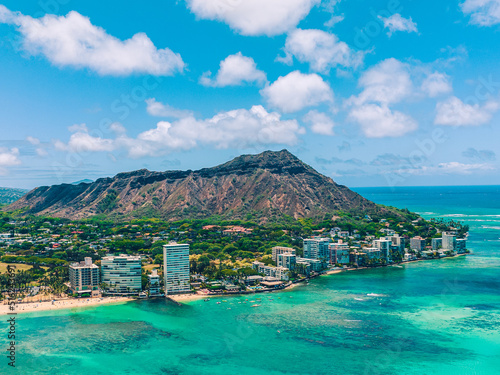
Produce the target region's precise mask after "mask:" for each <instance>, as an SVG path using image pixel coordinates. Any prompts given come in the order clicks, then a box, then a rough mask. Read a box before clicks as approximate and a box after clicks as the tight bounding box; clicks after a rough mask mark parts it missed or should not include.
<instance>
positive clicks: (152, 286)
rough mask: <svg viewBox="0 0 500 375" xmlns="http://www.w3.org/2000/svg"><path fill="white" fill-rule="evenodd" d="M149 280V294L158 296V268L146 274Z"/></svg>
mask: <svg viewBox="0 0 500 375" xmlns="http://www.w3.org/2000/svg"><path fill="white" fill-rule="evenodd" d="M148 281H149V296H159V295H160V294H161V293H160V275H158V270H153V271H151V274H149V275H148Z"/></svg>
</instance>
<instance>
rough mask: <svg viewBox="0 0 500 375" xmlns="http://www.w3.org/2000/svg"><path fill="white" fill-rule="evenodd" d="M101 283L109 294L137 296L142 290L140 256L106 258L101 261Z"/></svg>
mask: <svg viewBox="0 0 500 375" xmlns="http://www.w3.org/2000/svg"><path fill="white" fill-rule="evenodd" d="M101 274H102V282H103V283H106V284H107V287H108V291H109V293H115V294H137V293H139V292H140V291H141V290H142V264H141V257H140V256H131V255H123V254H122V255H119V256H108V257H104V258H102V260H101Z"/></svg>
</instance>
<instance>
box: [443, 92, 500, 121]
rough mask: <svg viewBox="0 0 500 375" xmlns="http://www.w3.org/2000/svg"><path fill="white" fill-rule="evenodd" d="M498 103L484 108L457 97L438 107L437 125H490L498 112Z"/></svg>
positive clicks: (488, 104) (485, 105)
mask: <svg viewBox="0 0 500 375" xmlns="http://www.w3.org/2000/svg"><path fill="white" fill-rule="evenodd" d="M499 108H500V107H499V104H498V103H497V102H493V101H490V102H487V103H485V104H484V105H483V106H480V105H479V104H466V103H464V102H462V101H461V100H460V99H458V98H457V97H455V96H452V97H451V98H449V99H448V100H446V101H444V102H439V103H438V104H437V105H436V111H437V113H436V118H435V119H434V123H435V124H437V125H451V126H468V125H470V126H477V125H482V124H486V123H488V122H489V121H490V120H491V118H492V117H493V114H494V113H495V112H496V111H498V109H499Z"/></svg>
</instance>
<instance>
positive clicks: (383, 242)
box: [372, 238, 392, 261]
mask: <svg viewBox="0 0 500 375" xmlns="http://www.w3.org/2000/svg"><path fill="white" fill-rule="evenodd" d="M372 246H373V247H374V248H377V249H379V250H380V254H381V257H382V259H385V260H386V261H388V260H389V254H390V250H391V246H392V241H391V240H388V239H385V238H381V239H379V240H374V241H373V243H372Z"/></svg>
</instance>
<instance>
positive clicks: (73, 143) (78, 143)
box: [54, 130, 114, 153]
mask: <svg viewBox="0 0 500 375" xmlns="http://www.w3.org/2000/svg"><path fill="white" fill-rule="evenodd" d="M54 145H55V148H56V149H57V150H60V151H71V152H77V153H80V152H101V151H113V149H114V142H113V140H111V139H105V138H101V137H94V136H92V135H90V134H89V133H87V132H86V131H84V130H79V131H77V132H75V133H73V134H71V137H70V138H69V142H68V143H67V144H64V143H63V142H60V141H56V142H55V144H54Z"/></svg>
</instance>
